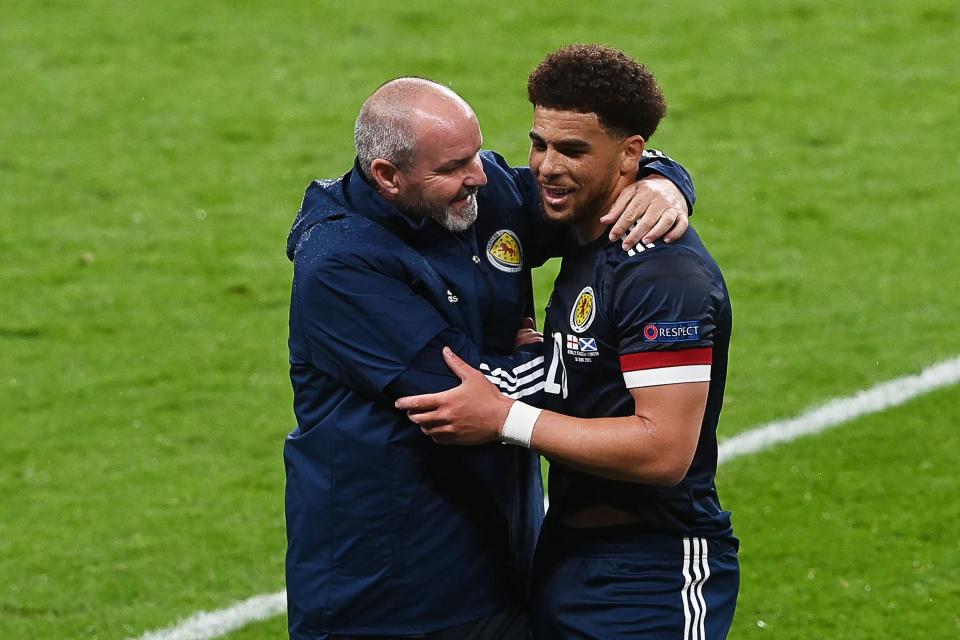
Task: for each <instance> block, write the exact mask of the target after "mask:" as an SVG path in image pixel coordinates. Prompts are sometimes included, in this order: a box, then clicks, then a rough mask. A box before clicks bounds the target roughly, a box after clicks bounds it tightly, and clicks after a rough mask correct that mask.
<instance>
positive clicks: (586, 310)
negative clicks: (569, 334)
mask: <svg viewBox="0 0 960 640" xmlns="http://www.w3.org/2000/svg"><path fill="white" fill-rule="evenodd" d="M596 312H597V301H596V298H595V296H594V295H593V288H592V287H584V288H583V291H581V292H580V295H578V296H577V299H576V300H575V301H574V303H573V309H571V310H570V328H571V329H573V330H574V331H575V332H577V333H583V332H584V331H586V330H587V327H589V326H590V323H591V322H593V316H594V315H596Z"/></svg>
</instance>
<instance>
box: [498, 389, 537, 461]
mask: <svg viewBox="0 0 960 640" xmlns="http://www.w3.org/2000/svg"><path fill="white" fill-rule="evenodd" d="M540 412H541V409H537V408H536V407H531V406H530V405H528V404H526V403H524V402H520V401H519V400H518V401H516V402H514V403H513V406H511V407H510V412H509V413H508V414H507V419H506V420H504V421H503V426H502V427H500V440H501V441H502V442H503V443H505V444H516V445H519V446H521V447H526V448H527V449H529V448H530V441H531V440H533V428H534V426H536V424H537V418H539V417H540Z"/></svg>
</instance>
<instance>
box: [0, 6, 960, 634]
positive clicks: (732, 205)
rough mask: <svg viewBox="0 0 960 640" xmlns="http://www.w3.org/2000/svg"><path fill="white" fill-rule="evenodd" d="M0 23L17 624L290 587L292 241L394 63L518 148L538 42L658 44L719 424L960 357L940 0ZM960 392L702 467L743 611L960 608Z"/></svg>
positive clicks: (820, 620)
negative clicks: (731, 312)
mask: <svg viewBox="0 0 960 640" xmlns="http://www.w3.org/2000/svg"><path fill="white" fill-rule="evenodd" d="M0 24H2V25H3V28H2V29H0V57H2V60H3V64H2V65H0V86H2V87H4V90H3V91H0V114H3V117H2V118H0V300H2V306H0V438H2V441H3V447H2V456H0V495H2V496H3V498H2V503H0V513H2V517H0V581H2V584H3V585H4V586H3V588H2V589H0V637H3V638H12V639H19V638H61V637H63V638H109V639H112V638H123V637H126V636H135V635H138V634H140V633H142V632H143V631H144V630H147V629H151V628H157V627H161V626H165V625H168V624H170V623H172V622H173V621H175V620H176V619H177V618H179V617H183V616H186V615H189V614H190V613H192V612H194V611H197V610H199V609H210V608H217V607H221V606H224V605H226V604H228V603H231V602H233V601H234V600H237V599H242V598H245V597H247V596H249V595H252V594H255V593H263V592H274V591H276V590H278V589H279V588H281V587H282V584H283V572H282V567H283V547H284V537H283V536H284V533H283V520H282V487H283V470H282V461H281V447H282V442H283V437H284V435H285V434H286V433H287V432H288V431H289V429H290V428H291V426H292V423H293V417H292V411H291V409H290V402H291V394H290V390H289V383H288V381H287V379H286V347H285V340H286V306H287V299H288V298H287V296H288V290H289V281H290V266H289V263H288V262H287V261H286V258H285V257H284V254H283V248H284V242H285V238H286V233H287V230H288V228H289V224H290V222H291V220H292V218H293V215H294V213H295V212H296V209H297V206H298V204H299V200H300V195H301V194H302V191H303V189H304V188H305V186H306V184H307V183H308V181H309V180H310V179H311V178H313V177H316V176H332V175H336V174H339V173H341V172H343V171H344V170H346V169H347V168H348V166H349V164H350V161H351V157H352V151H351V131H352V123H353V119H354V117H355V114H356V111H357V108H358V107H359V105H360V103H361V101H362V100H363V99H364V97H365V96H366V95H367V94H369V92H370V91H371V90H372V89H373V88H374V87H376V86H377V85H378V84H379V83H380V82H382V81H383V80H385V79H387V78H389V77H392V76H395V75H399V74H405V73H413V74H419V75H427V76H431V77H434V78H436V79H438V80H441V81H444V82H448V83H450V84H451V85H452V86H454V87H455V88H456V89H457V90H458V91H460V92H461V93H462V94H463V95H464V96H465V97H466V98H467V99H468V100H469V101H470V102H471V103H472V104H473V105H474V107H475V109H476V111H477V113H478V115H479V117H480V120H481V122H482V124H483V128H484V135H485V140H486V144H487V146H489V147H490V148H494V149H497V150H499V151H501V152H503V153H504V154H505V155H506V156H507V157H508V158H510V159H511V160H512V161H514V162H516V163H523V162H524V161H525V154H526V147H527V143H526V137H525V133H526V131H527V128H528V126H529V121H530V109H529V106H528V105H527V104H526V100H525V95H524V81H525V78H526V74H527V73H528V72H529V70H530V69H531V68H532V67H533V65H534V64H535V63H536V62H537V61H539V60H540V59H541V58H542V57H543V55H544V54H545V53H547V52H548V51H550V50H552V49H553V48H555V47H557V46H559V45H562V44H566V43H568V42H572V41H604V42H608V43H610V44H613V45H616V46H620V47H622V48H624V49H626V50H628V51H630V52H631V53H633V54H634V55H635V56H637V57H638V58H640V59H641V60H643V61H645V62H647V63H648V65H649V66H650V67H651V68H652V69H653V70H654V71H655V72H656V74H657V76H658V77H659V79H660V80H661V83H662V85H663V87H664V90H665V92H666V95H667V97H668V99H669V101H670V104H671V108H670V113H669V116H668V118H667V120H665V122H664V123H663V125H662V126H661V129H660V130H659V131H658V133H657V135H656V137H654V139H653V143H654V146H657V147H659V148H662V149H664V150H666V151H668V152H669V153H671V154H672V155H674V156H675V157H677V158H679V159H681V160H682V161H683V162H684V163H685V164H686V165H687V166H688V167H689V168H690V169H691V171H692V172H693V174H694V176H695V178H696V182H697V186H698V191H699V194H700V202H699V204H698V207H697V212H696V215H695V217H694V223H695V224H696V225H697V227H698V229H699V230H700V232H701V234H702V235H703V236H704V237H705V239H706V241H707V242H708V244H709V246H710V247H711V249H712V250H713V252H714V254H715V255H716V256H717V257H718V259H719V260H720V262H721V264H722V266H723V267H724V270H725V273H726V275H727V279H728V283H729V285H730V289H731V292H732V295H733V297H734V304H735V315H736V330H735V338H734V345H733V351H732V354H731V372H730V382H729V386H728V392H727V401H726V406H725V409H724V416H723V424H722V432H723V434H725V435H730V434H732V433H735V432H737V431H740V430H743V429H747V428H749V427H751V426H753V425H756V424H758V423H761V422H765V421H767V420H770V419H774V418H778V417H785V416H789V415H793V414H795V413H797V412H798V411H800V410H802V409H803V408H805V407H807V406H809V405H811V404H815V403H817V402H819V401H821V400H823V399H825V398H827V397H832V396H837V395H845V394H847V393H850V392H852V391H853V390H855V389H858V388H861V387H864V386H868V385H870V384H872V383H874V382H876V381H880V380H884V379H887V378H890V377H893V376H896V375H901V374H904V373H907V372H912V371H915V370H917V369H919V368H921V367H922V366H924V365H925V364H928V363H930V362H932V361H935V360H937V359H940V358H944V357H948V356H951V355H953V354H956V353H958V352H960V334H958V333H957V332H956V331H954V330H953V325H954V324H955V321H956V318H958V317H960V296H958V295H957V294H956V285H957V282H958V274H960V252H958V251H957V250H956V247H958V246H960V220H958V219H957V217H956V216H955V215H953V213H952V212H953V207H954V206H955V203H956V201H957V199H958V196H960V191H958V186H957V185H958V184H960V182H958V177H960V154H958V153H960V152H958V149H960V130H958V128H957V126H956V118H957V113H960V76H958V75H957V73H956V70H957V69H958V68H960V53H958V49H957V47H956V33H957V29H958V27H960V8H958V7H957V6H956V4H955V3H943V2H942V1H937V0H920V1H917V2H913V3H895V2H891V1H883V2H875V3H870V4H869V6H866V7H865V6H864V3H858V2H852V1H849V0H847V1H843V2H835V3H830V4H829V5H824V4H822V3H814V2H811V1H801V0H796V1H789V2H788V1H775V2H768V3H763V4H761V5H759V6H758V3H750V2H745V1H742V0H741V1H739V2H734V1H731V0H717V1H716V2H711V3H700V2H688V1H680V2H673V3H659V4H658V3H635V2H621V1H617V2H609V3H604V4H603V5H602V6H600V5H598V6H597V7H590V8H587V7H586V6H585V5H582V3H574V2H551V3H549V4H547V3H534V2H529V1H528V2H512V3H509V4H508V5H504V6H498V7H497V8H496V9H490V10H483V9H481V8H479V7H478V6H477V5H476V3H467V2H463V1H461V0H453V1H448V2H443V3H428V2H405V3H402V4H401V5H398V4H396V3H387V2H381V1H378V2H365V3H349V4H347V3H343V4H341V3H336V4H334V3H323V2H320V3H300V2H290V1H284V0H274V1H273V2H269V3H267V2H254V1H252V0H247V1H243V2H232V3H227V2H205V3H195V2H184V1H182V0H178V1H174V2H166V3H155V4H149V3H130V2H105V1H93V0H89V1H86V2H66V1H60V2H49V1H48V2H36V1H34V2H30V1H27V0H20V1H19V2H7V3H2V4H0ZM539 280H540V292H541V296H540V298H541V300H543V299H545V296H544V295H543V294H544V293H545V292H546V291H547V290H548V289H549V284H550V281H551V280H552V276H551V275H550V274H549V273H542V274H540V276H539ZM956 404H957V394H956V392H955V391H944V392H940V393H937V394H934V395H931V396H929V397H928V398H925V399H923V400H920V401H917V402H915V403H912V404H911V405H909V406H907V407H904V408H903V409H899V410H897V411H894V412H890V413H887V414H883V415H880V416H875V417H868V418H864V419H862V420H860V421H858V422H857V423H856V424H851V425H850V426H848V427H845V429H844V430H843V431H841V432H837V433H833V434H829V435H824V436H822V437H819V438H815V439H811V440H808V441H804V442H800V443H796V444H791V445H788V446H785V447H783V448H782V449H779V450H777V451H775V452H770V453H767V454H763V455H760V456H758V457H756V458H751V459H745V460H738V461H736V462H734V463H732V464H731V465H730V467H729V468H726V469H724V470H723V471H722V472H721V478H720V489H721V493H723V495H724V496H725V498H726V504H727V505H728V506H729V507H730V508H731V509H732V510H733V511H734V513H735V522H736V524H737V527H738V532H739V534H740V535H741V537H742V538H743V541H744V548H743V558H742V560H743V566H744V587H743V591H742V598H741V603H740V616H739V619H738V621H737V635H736V637H745V636H747V635H750V634H755V633H759V632H761V631H763V632H766V633H772V634H773V635H774V637H778V638H780V637H784V638H786V637H798V638H799V637H830V638H860V637H864V638H867V637H877V636H887V637H923V636H926V637H931V638H932V637H946V636H950V635H953V634H952V633H951V631H952V632H953V633H955V631H956V628H957V620H956V614H955V613H953V614H945V613H944V612H950V611H956V610H957V609H958V604H960V596H958V593H957V591H956V586H955V585H956V584H957V582H958V580H957V578H958V576H957V573H956V567H957V566H958V562H957V557H958V555H957V552H958V550H957V547H956V541H955V539H956V536H955V534H954V533H953V532H955V530H956V528H957V527H956V524H957V509H956V506H955V501H952V500H950V498H949V496H951V495H952V494H953V493H955V491H951V489H953V490H955V489H956V488H957V481H956V479H955V474H951V473H950V470H951V469H950V465H949V453H950V452H951V451H954V452H955V451H956V450H957V447H956V444H957V443H956V437H955V435H953V433H954V429H953V425H955V424H956V423H957V417H958V416H957V412H956V409H955V407H956ZM881 436H882V437H881ZM924 464H928V465H929V466H928V467H924V466H923V465H924ZM793 469H797V471H796V472H794V471H793ZM808 494H809V495H810V496H811V497H810V499H809V500H807V499H806V496H807V495H808ZM798 500H802V502H799V501H798ZM767 509H769V511H765V510H767ZM825 513H826V514H831V518H832V519H830V520H825V519H823V516H822V515H821V514H825ZM851 522H852V523H856V525H853V524H851ZM951 525H952V526H951ZM774 528H775V530H774ZM874 529H876V532H875V533H872V531H873V530H874ZM881 540H882V544H881V542H880V541H881ZM951 543H952V544H951ZM914 562H917V563H919V564H918V565H917V566H914ZM811 569H813V574H814V577H813V578H812V579H811V578H808V575H809V573H810V570H811ZM844 584H846V585H847V586H844ZM866 584H870V585H871V587H872V590H871V591H869V592H867V591H864V586H865V585H866ZM918 585H919V586H918ZM925 598H932V599H933V600H932V602H931V601H930V600H929V599H925ZM889 603H893V606H890V604H889ZM758 619H762V620H764V621H765V622H766V624H767V626H766V628H765V629H763V630H761V629H760V628H759V627H757V626H756V620H758ZM854 620H855V621H857V622H858V624H856V625H848V624H847V623H848V622H852V621H854ZM282 636H283V625H282V621H280V620H273V621H269V622H268V623H264V624H263V625H257V626H254V627H251V628H249V629H246V630H244V631H242V632H240V633H237V634H235V635H234V636H232V637H235V638H278V637H282Z"/></svg>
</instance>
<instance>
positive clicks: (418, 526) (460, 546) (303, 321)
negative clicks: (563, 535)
mask: <svg viewBox="0 0 960 640" xmlns="http://www.w3.org/2000/svg"><path fill="white" fill-rule="evenodd" d="M355 142H356V149H357V161H356V163H355V165H354V168H353V170H352V171H350V172H348V173H347V174H346V175H345V176H343V177H342V178H341V179H339V180H332V181H318V182H315V183H313V184H311V185H310V187H309V188H308V189H307V193H306V196H305V198H304V202H303V205H302V208H301V211H300V214H299V215H298V217H297V220H296V222H295V223H294V227H293V229H292V230H291V234H290V238H289V242H288V256H289V257H290V258H291V259H292V260H293V262H294V280H293V291H292V296H291V309H290V373H291V380H292V383H293V388H294V410H295V413H296V416H297V423H298V426H297V428H296V429H295V430H294V431H293V433H291V434H290V436H289V437H288V438H287V441H286V445H285V450H284V458H285V464H286V470H287V499H286V514H287V535H288V551H287V597H288V608H289V623H290V635H291V638H294V639H295V640H308V639H309V640H321V639H328V638H339V639H344V638H358V637H364V638H369V637H376V638H394V637H418V638H431V639H434V640H438V639H445V638H451V639H452V638H457V639H464V638H474V639H477V640H479V639H481V638H505V639H506V638H525V637H526V635H527V633H528V625H527V621H526V615H525V613H524V611H523V610H522V608H521V607H520V604H521V603H522V602H523V591H524V586H525V583H526V579H527V576H528V575H529V566H528V564H529V562H530V560H531V558H532V549H533V545H534V542H535V540H536V536H537V534H538V531H539V525H540V520H541V517H542V509H543V502H542V489H541V485H540V478H539V465H538V461H537V459H536V456H535V455H533V454H532V453H531V452H529V451H527V450H524V449H520V448H517V447H502V446H500V445H497V444H490V445H487V446H483V447H478V448H475V449H472V450H469V451H467V450H457V451H455V450H449V449H444V448H442V447H439V446H437V445H436V444H435V443H433V442H432V441H431V440H430V439H428V438H425V437H424V436H423V434H421V433H420V431H419V429H417V428H416V427H415V426H413V425H411V424H410V422H409V421H408V420H407V418H406V416H405V414H404V413H403V412H400V411H397V410H396V409H395V408H394V407H393V402H394V400H395V399H396V398H398V397H400V396H404V395H410V394H415V393H424V392H431V391H438V390H443V389H449V388H451V387H453V386H454V385H455V384H457V382H458V378H457V377H456V376H453V375H452V374H451V373H450V372H449V370H447V368H446V366H445V364H444V362H443V359H442V357H441V350H442V348H443V347H445V346H447V345H449V346H453V347H454V348H455V349H456V350H457V351H458V353H460V354H461V355H462V356H463V357H464V358H465V359H466V360H467V361H468V362H470V363H471V364H472V365H474V366H477V367H479V368H480V369H481V370H483V371H485V373H486V375H487V376H489V378H490V379H491V380H492V381H494V382H495V384H496V385H497V387H498V388H499V389H500V390H501V391H503V392H504V393H507V394H509V395H510V396H511V397H514V398H520V397H525V398H528V399H529V398H531V397H534V396H535V395H536V394H537V393H539V392H540V391H541V390H542V389H543V384H544V380H543V366H542V365H543V357H542V356H541V355H540V354H539V352H537V351H531V350H530V349H529V347H530V344H529V343H531V342H536V341H537V340H538V339H540V336H539V334H537V333H536V332H534V331H533V330H532V329H529V328H528V329H526V330H521V331H520V332H519V333H518V331H517V330H518V328H519V327H520V326H521V321H522V320H523V318H524V317H526V316H528V315H530V310H531V300H532V288H531V282H530V274H529V269H530V268H531V267H532V266H536V265H539V264H541V263H542V262H543V261H544V260H545V259H546V258H547V257H549V256H551V255H555V254H556V252H557V249H558V247H559V244H558V240H559V235H558V232H559V231H560V230H561V227H559V226H557V225H553V224H551V223H549V222H547V221H544V220H543V219H542V217H541V216H540V214H539V209H538V203H539V196H538V194H537V186H536V182H535V180H534V179H533V177H532V174H531V173H530V172H529V170H527V169H512V168H510V167H509V166H507V165H506V164H505V163H504V161H503V160H502V159H501V158H500V157H499V156H497V155H495V154H492V153H489V152H481V151H480V147H481V142H482V139H481V135H480V128H479V125H478V123H477V120H476V116H475V115H474V114H473V111H472V110H471V109H470V107H469V106H468V105H467V104H466V102H464V101H463V100H462V98H460V97H459V96H457V95H456V94H455V93H453V92H452V91H450V90H449V89H447V88H445V87H442V86H440V85H437V84H435V83H432V82H429V81H426V80H422V79H415V78H402V79H399V80H395V81H392V82H390V83H387V84H386V85H384V86H383V87H381V88H380V89H378V90H377V91H376V92H375V93H374V94H373V95H372V96H371V97H370V98H369V99H368V100H367V101H366V102H365V103H364V105H363V107H362V109H361V111H360V114H359V117H358V118H357V125H356V130H355ZM638 167H640V174H641V175H646V174H648V173H651V172H659V173H661V174H665V175H667V176H669V177H671V178H673V179H674V180H675V181H676V182H678V183H680V184H681V185H682V186H684V187H685V188H687V189H688V191H689V193H687V198H688V199H689V200H690V201H692V199H693V193H692V186H691V185H690V183H689V178H688V176H686V174H685V172H684V171H683V170H682V169H681V168H679V167H678V166H677V165H675V164H674V163H672V161H669V160H668V159H664V158H662V157H661V156H658V155H651V156H648V157H641V156H639V155H638V156H637V158H636V159H635V164H634V171H633V173H634V179H636V178H637V177H638V175H637V168H638ZM664 181H665V179H664V178H662V177H656V178H654V179H652V180H649V181H647V180H644V181H643V183H642V184H640V185H637V186H634V187H632V189H633V193H632V194H631V195H634V196H635V198H634V200H635V201H636V203H638V207H637V208H639V210H637V208H635V209H633V210H630V213H627V214H626V218H627V223H628V222H630V221H632V220H633V219H636V218H637V217H639V214H641V213H643V212H644V211H648V210H649V211H650V212H651V214H652V216H653V217H654V218H655V219H656V218H657V217H658V216H660V214H661V213H663V214H664V215H663V216H662V217H663V223H662V224H660V223H658V222H656V220H654V222H653V224H652V225H651V224H647V228H649V227H650V226H653V231H652V232H653V233H654V234H655V235H658V234H661V233H663V231H665V230H667V229H670V227H671V225H672V224H673V222H674V219H675V218H676V217H677V215H680V218H681V219H680V224H679V228H677V229H674V230H673V231H671V232H670V234H671V236H670V237H679V235H681V234H682V232H683V230H685V228H686V220H685V213H679V214H678V211H677V209H678V208H681V209H685V202H684V200H683V196H681V195H679V193H678V192H677V191H676V188H675V187H673V186H672V185H671V184H670V183H669V182H667V185H666V186H664V185H663V182H664ZM631 182H632V181H631ZM661 194H666V197H663V195H661ZM627 199H629V198H625V200H627ZM648 205H649V206H648ZM618 207H620V208H623V202H621V203H619V204H618ZM628 209H629V207H628ZM624 224H626V223H624ZM518 346H519V348H517V347H518Z"/></svg>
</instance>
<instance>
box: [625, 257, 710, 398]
mask: <svg viewBox="0 0 960 640" xmlns="http://www.w3.org/2000/svg"><path fill="white" fill-rule="evenodd" d="M650 254H651V255H649V256H643V257H641V256H636V257H635V258H632V259H628V260H626V261H624V262H623V263H622V264H621V265H620V266H619V267H618V268H617V269H616V270H615V271H614V274H613V281H612V285H611V289H612V290H611V292H610V296H611V299H612V300H613V309H612V314H613V322H614V323H615V326H616V327H617V336H618V349H619V354H620V368H621V371H622V373H623V380H624V383H625V384H626V386H627V388H629V389H635V388H638V387H652V386H658V385H665V384H680V383H685V382H709V381H710V369H711V365H712V364H713V339H714V333H715V331H716V327H717V318H718V315H719V313H720V309H721V307H722V305H723V304H724V299H725V295H726V294H725V293H724V291H725V290H724V289H723V287H722V286H721V285H720V283H719V282H717V280H716V278H715V277H714V276H713V275H712V274H711V273H710V271H709V270H708V269H707V267H706V265H704V264H703V263H702V262H701V261H700V260H699V259H698V258H697V256H695V255H694V254H692V253H689V252H686V251H684V250H682V249H675V248H673V247H670V248H662V249H661V250H660V251H650Z"/></svg>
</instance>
